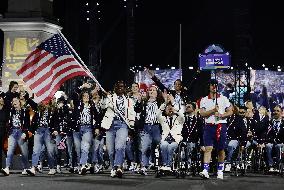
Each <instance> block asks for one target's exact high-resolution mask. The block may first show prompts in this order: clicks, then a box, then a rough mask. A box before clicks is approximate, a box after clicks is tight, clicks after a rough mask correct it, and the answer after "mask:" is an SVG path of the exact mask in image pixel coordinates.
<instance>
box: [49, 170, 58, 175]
mask: <svg viewBox="0 0 284 190" xmlns="http://www.w3.org/2000/svg"><path fill="white" fill-rule="evenodd" d="M55 174H56V170H55V169H49V172H48V173H47V175H55Z"/></svg>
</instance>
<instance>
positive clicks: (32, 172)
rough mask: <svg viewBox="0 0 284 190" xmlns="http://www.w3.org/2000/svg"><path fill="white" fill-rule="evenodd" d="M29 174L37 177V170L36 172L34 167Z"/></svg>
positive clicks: (29, 170) (28, 171)
mask: <svg viewBox="0 0 284 190" xmlns="http://www.w3.org/2000/svg"><path fill="white" fill-rule="evenodd" d="M27 173H28V174H29V175H31V176H35V174H36V170H35V167H32V168H31V169H28V170H27Z"/></svg>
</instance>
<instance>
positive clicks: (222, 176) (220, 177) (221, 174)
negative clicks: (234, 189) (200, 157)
mask: <svg viewBox="0 0 284 190" xmlns="http://www.w3.org/2000/svg"><path fill="white" fill-rule="evenodd" d="M217 179H224V174H223V171H218V172H217Z"/></svg>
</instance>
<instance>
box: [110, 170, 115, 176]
mask: <svg viewBox="0 0 284 190" xmlns="http://www.w3.org/2000/svg"><path fill="white" fill-rule="evenodd" d="M115 176H116V170H114V169H112V170H111V171H110V177H115Z"/></svg>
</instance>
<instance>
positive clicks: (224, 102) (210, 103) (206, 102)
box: [200, 95, 231, 124]
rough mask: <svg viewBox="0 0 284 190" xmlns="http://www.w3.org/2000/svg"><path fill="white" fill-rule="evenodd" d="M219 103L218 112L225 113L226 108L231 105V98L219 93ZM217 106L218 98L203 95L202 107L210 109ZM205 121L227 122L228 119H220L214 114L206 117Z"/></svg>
mask: <svg viewBox="0 0 284 190" xmlns="http://www.w3.org/2000/svg"><path fill="white" fill-rule="evenodd" d="M217 105H218V107H219V110H218V112H219V113H220V114H224V113H225V112H226V109H227V108H229V107H230V106H231V103H230V101H229V99H228V98H227V97H226V96H223V95H218V98H217ZM215 106H216V99H212V98H211V97H210V96H206V97H203V98H202V99H201V101H200V108H201V109H205V111H209V110H212V109H214V108H215ZM205 123H211V124H218V123H227V119H218V118H216V117H215V116H214V115H211V116H210V117H207V118H205Z"/></svg>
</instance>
